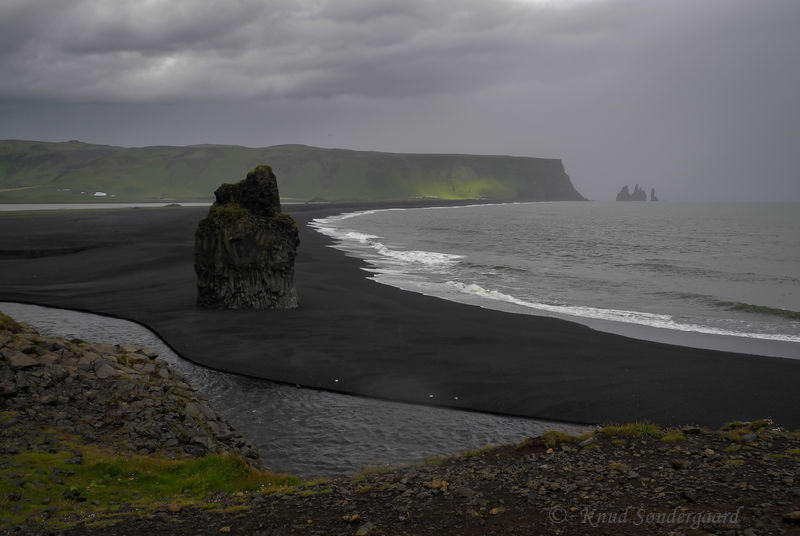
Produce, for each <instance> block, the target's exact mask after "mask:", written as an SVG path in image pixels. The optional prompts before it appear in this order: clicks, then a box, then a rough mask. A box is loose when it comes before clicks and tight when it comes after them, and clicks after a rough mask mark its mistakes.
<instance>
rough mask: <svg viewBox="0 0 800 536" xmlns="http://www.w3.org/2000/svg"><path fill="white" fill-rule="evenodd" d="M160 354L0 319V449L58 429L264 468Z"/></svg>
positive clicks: (127, 449) (130, 449)
mask: <svg viewBox="0 0 800 536" xmlns="http://www.w3.org/2000/svg"><path fill="white" fill-rule="evenodd" d="M0 320H2V318H1V317H0ZM157 357H158V355H157V354H156V353H155V352H153V351H151V350H147V349H145V348H140V347H138V346H130V345H111V344H101V343H88V342H85V341H81V340H79V339H72V340H68V339H65V338H62V337H43V336H41V335H40V334H39V333H37V332H36V331H35V330H34V329H32V328H31V327H29V326H27V325H24V324H14V325H8V324H7V323H6V324H4V323H3V322H0V410H2V411H3V412H5V415H6V418H5V419H4V420H3V425H2V426H0V454H1V453H2V450H3V446H5V448H6V452H8V448H10V447H11V446H14V445H15V444H16V447H17V448H20V449H22V448H30V445H31V444H36V443H27V444H26V442H27V441H28V440H30V439H32V438H35V439H36V441H39V440H40V439H41V437H42V436H43V435H44V431H45V430H51V429H52V428H53V427H56V428H59V429H63V430H65V431H68V432H69V434H71V435H73V436H77V437H78V438H80V440H81V441H83V442H86V443H101V444H107V445H113V448H114V449H115V450H116V451H118V452H119V453H121V454H125V455H130V454H154V453H155V454H159V455H165V456H168V457H185V456H190V457H200V456H204V455H206V454H209V453H214V452H216V453H230V454H237V455H239V456H242V457H243V458H244V459H245V460H247V461H248V462H249V463H251V464H253V465H260V463H261V460H260V457H259V454H258V451H257V450H256V448H255V447H254V446H253V445H252V444H251V443H250V442H248V441H247V440H245V439H244V438H243V437H242V436H241V435H240V434H239V433H238V432H236V431H235V430H234V429H233V427H232V426H231V424H230V423H229V422H228V421H227V420H226V419H225V418H224V417H222V416H220V415H219V414H217V412H216V411H214V410H213V409H212V408H211V406H210V405H209V404H208V402H207V401H205V400H203V399H202V398H201V397H200V396H199V395H198V393H197V392H196V390H195V388H194V387H192V386H191V385H189V384H188V383H186V380H185V379H184V378H182V377H181V375H180V374H179V373H178V372H176V371H175V370H173V369H172V368H171V367H170V366H169V365H168V364H167V363H165V362H163V361H161V360H158V359H157ZM8 417H11V418H10V419H9V418H8ZM67 463H70V462H67ZM1 526H2V523H0V527H1ZM0 530H2V529H1V528H0Z"/></svg>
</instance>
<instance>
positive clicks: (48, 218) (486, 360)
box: [0, 200, 800, 427]
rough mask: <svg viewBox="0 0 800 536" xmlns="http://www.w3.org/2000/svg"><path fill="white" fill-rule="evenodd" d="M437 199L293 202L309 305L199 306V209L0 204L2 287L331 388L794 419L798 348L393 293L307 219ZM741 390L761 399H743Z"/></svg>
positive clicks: (677, 416) (705, 417)
mask: <svg viewBox="0 0 800 536" xmlns="http://www.w3.org/2000/svg"><path fill="white" fill-rule="evenodd" d="M430 204H431V202H430V200H426V201H425V202H422V201H420V202H419V203H413V202H412V203H399V204H377V203H374V204H361V203H351V204H325V205H311V206H306V205H287V207H286V208H287V210H288V211H289V212H290V214H292V215H293V216H294V217H295V218H296V219H297V220H298V224H299V228H300V229H301V246H300V250H299V256H298V264H297V265H296V279H295V281H296V285H297V288H298V293H299V295H300V303H301V307H300V309H297V310H294V311H280V312H276V311H256V312H254V311H200V310H197V309H195V308H194V298H195V288H194V274H193V270H192V264H191V252H192V246H193V243H192V237H193V231H194V227H195V226H196V223H197V221H199V219H201V218H202V217H204V216H205V213H206V211H207V209H206V208H205V207H202V208H200V209H197V208H186V207H181V208H176V209H169V208H165V209H159V210H157V211H150V210H147V211H144V210H133V211H116V212H114V211H111V212H104V213H103V214H99V213H92V214H86V213H85V212H84V213H83V214H80V213H77V212H75V213H47V214H39V215H38V216H37V215H36V214H35V213H27V214H19V213H18V214H13V215H2V216H0V217H2V218H8V219H9V220H14V224H15V225H6V226H3V228H2V229H0V244H2V246H1V247H0V250H2V253H3V255H2V256H0V281H3V282H4V283H3V284H2V286H0V299H2V300H3V301H19V302H24V303H34V304H41V305H50V306H55V307H62V308H68V309H75V310H84V311H90V312H93V313H100V314H108V315H110V316H117V317H120V318H124V319H126V320H133V321H135V322H138V323H140V324H142V325H145V326H146V327H147V328H148V329H150V330H151V331H153V332H154V333H156V334H157V335H158V336H159V337H161V338H162V339H163V340H164V341H165V342H167V343H168V344H169V345H170V346H171V347H172V348H174V349H175V350H176V353H178V354H179V355H182V356H184V357H186V356H192V358H190V359H189V360H190V361H193V362H195V363H198V364H201V365H204V366H207V367H209V368H213V369H217V370H224V371H227V372H234V373H238V374H244V375H249V376H254V377H260V378H265V379H270V380H273V381H279V382H283V383H290V384H301V385H305V386H308V387H312V388H322V389H326V390H331V391H335V392H345V393H348V394H356V395H364V396H370V397H374V398H383V399H390V400H398V401H405V402H413V403H421V404H428V405H441V406H448V407H454V408H460V409H469V410H477V411H487V412H491V413H498V414H506V415H519V416H525V417H532V418H537V419H542V420H553V421H560V422H576V423H597V422H612V421H613V422H625V421H635V420H651V421H653V422H657V423H659V424H672V423H686V422H695V423H698V424H708V425H712V426H718V425H719V424H721V423H722V422H725V421H727V420H734V419H740V418H753V419H758V418H763V417H769V418H773V419H774V420H775V421H776V422H778V423H781V424H782V425H784V426H789V427H796V426H798V421H800V417H798V416H797V415H794V414H793V413H794V412H793V411H792V410H791V406H793V402H792V401H793V400H795V397H794V386H795V385H796V383H797V380H798V379H800V364H798V363H796V362H793V361H792V360H788V359H774V358H769V357H763V356H752V355H744V354H733V353H725V352H716V351H708V350H701V349H697V348H689V347H678V346H673V345H666V344H658V343H649V342H647V341H641V340H634V339H628V338H625V337H621V336H616V335H611V334H606V333H602V332H597V331H594V330H591V329H589V328H587V327H585V326H582V325H580V324H575V323H571V322H567V321H563V320H557V319H552V318H547V317H539V316H533V315H519V314H514V313H505V312H498V311H493V310H489V309H482V308H477V307H474V306H470V305H462V304H457V303H454V302H448V301H445V300H441V299H438V298H433V297H429V296H423V295H421V294H416V293H412V292H408V291H403V290H399V289H397V288H394V287H389V286H386V285H382V284H379V283H376V282H373V281H370V280H368V279H366V277H365V274H364V273H363V270H362V268H363V266H364V263H363V262H362V261H361V260H360V259H354V258H352V257H348V256H347V255H345V253H344V252H342V251H340V250H336V249H333V248H331V247H330V246H331V243H332V241H331V240H330V239H329V238H327V237H325V236H323V235H321V234H320V233H318V232H317V231H314V230H312V229H310V228H308V227H307V226H306V225H305V224H306V223H307V222H308V221H310V220H311V219H314V218H317V217H324V216H330V215H333V214H335V213H336V211H337V210H338V211H340V212H350V211H354V210H358V209H371V208H387V205H390V206H391V205H393V206H398V207H399V206H402V207H403V208H406V207H408V206H429V205H430ZM454 204H455V203H454ZM459 204H464V202H463V201H459ZM98 220H100V221H98ZM19 226H22V227H19ZM18 228H24V229H26V233H25V236H19V235H20V233H15V232H14V229H18ZM67 246H69V251H71V253H69V254H59V249H60V250H64V248H65V247H67ZM54 261H57V262H54ZM643 357H646V360H644V359H643ZM336 380H338V381H336ZM743 393H750V394H753V393H758V394H762V395H763V396H761V397H758V399H757V400H756V398H757V397H755V396H753V400H751V401H750V402H749V406H750V407H749V408H747V409H743V408H741V407H740V405H739V404H738V401H739V400H741V395H742V394H743ZM430 395H433V396H432V397H431V396H430ZM456 397H458V398H456ZM431 403H432V404H431ZM743 413H744V414H743Z"/></svg>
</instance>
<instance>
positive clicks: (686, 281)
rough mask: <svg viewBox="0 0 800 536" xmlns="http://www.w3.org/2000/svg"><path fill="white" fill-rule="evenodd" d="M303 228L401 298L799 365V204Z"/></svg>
mask: <svg viewBox="0 0 800 536" xmlns="http://www.w3.org/2000/svg"><path fill="white" fill-rule="evenodd" d="M311 225H312V226H313V227H315V228H316V229H317V230H318V231H320V232H322V233H324V234H326V235H328V236H331V237H333V238H334V239H335V240H336V244H337V246H336V247H338V248H340V249H343V250H345V251H346V252H348V253H349V254H351V255H355V256H358V257H360V258H362V259H364V260H366V261H367V263H368V265H369V267H370V271H371V272H372V275H371V277H372V278H373V279H375V280H376V281H378V282H380V283H385V284H388V285H393V286H396V287H399V288H403V289H405V290H410V291H415V292H421V293H424V294H428V295H433V296H438V297H441V298H445V299H450V300H454V301H459V302H463V303H469V304H473V305H478V306H482V307H487V308H493V309H500V310H505V311H512V312H518V313H528V314H534V315H550V316H557V317H561V318H565V319H568V320H573V321H578V322H583V323H587V324H589V325H591V326H593V327H598V324H597V323H598V322H600V323H601V324H600V325H601V326H606V327H609V331H615V329H613V328H612V327H613V326H615V325H616V326H618V327H625V326H628V327H630V326H640V327H644V328H648V329H652V328H657V329H660V330H671V331H672V332H673V333H676V332H680V333H686V334H708V335H715V336H728V337H737V338H738V339H737V340H742V341H746V340H749V341H764V342H765V343H766V342H774V343H780V344H782V345H783V348H784V350H782V351H783V352H784V354H786V353H787V350H785V348H789V350H788V355H785V357H800V204H798V203H772V204H768V203H762V204H700V203H668V202H659V203H618V202H543V203H513V204H497V205H472V206H463V207H444V208H424V209H419V208H415V209H390V210H373V211H364V212H357V213H347V214H341V215H336V216H332V217H328V218H324V219H318V220H315V221H314V222H312V224H311ZM601 329H602V328H601ZM617 331H619V330H617ZM623 331H624V329H623V330H622V331H620V332H623ZM718 338H722V337H718ZM792 354H794V355H792Z"/></svg>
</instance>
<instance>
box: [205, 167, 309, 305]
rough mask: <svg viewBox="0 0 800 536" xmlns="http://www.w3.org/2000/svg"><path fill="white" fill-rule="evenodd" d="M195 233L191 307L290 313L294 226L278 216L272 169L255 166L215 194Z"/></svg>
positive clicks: (293, 295)
mask: <svg viewBox="0 0 800 536" xmlns="http://www.w3.org/2000/svg"><path fill="white" fill-rule="evenodd" d="M214 195H215V197H216V201H215V203H214V204H213V205H212V206H211V210H210V211H209V214H208V217H206V218H205V219H203V220H201V221H200V223H199V224H198V225H197V231H196V233H195V249H194V267H195V273H196V274H197V291H198V297H197V305H198V307H202V308H208V309H293V308H295V307H297V306H298V301H297V292H296V291H295V288H294V260H295V257H296V256H297V246H298V245H299V243H300V238H299V236H298V232H297V224H296V222H295V221H294V219H293V218H292V217H291V216H289V215H288V214H284V213H283V212H282V211H281V203H280V196H279V194H278V183H277V179H276V177H275V174H274V173H273V172H272V168H271V167H269V166H263V165H262V166H258V167H256V168H255V169H254V170H252V171H251V172H250V173H248V174H247V178H245V179H244V180H243V181H240V182H238V183H236V184H223V185H222V186H220V187H219V188H218V189H217V190H216V192H214Z"/></svg>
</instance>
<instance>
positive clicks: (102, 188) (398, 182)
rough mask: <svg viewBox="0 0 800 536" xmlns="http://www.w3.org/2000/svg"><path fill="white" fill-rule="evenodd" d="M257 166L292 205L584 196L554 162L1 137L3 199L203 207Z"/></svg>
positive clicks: (279, 147) (293, 147) (0, 198)
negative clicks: (271, 175) (269, 173)
mask: <svg viewBox="0 0 800 536" xmlns="http://www.w3.org/2000/svg"><path fill="white" fill-rule="evenodd" d="M258 164H268V165H271V166H272V168H273V169H274V170H275V173H276V175H277V176H278V185H279V188H280V192H281V197H282V198H283V199H285V200H294V201H308V200H312V199H315V200H330V201H341V200H354V201H356V200H358V201H384V200H406V199H415V198H444V199H477V198H487V199H496V200H515V201H522V200H526V201H537V200H553V201H555V200H580V199H583V198H582V197H581V195H580V194H579V193H578V192H577V191H576V190H575V189H574V188H573V186H572V183H571V182H570V179H569V176H567V174H566V173H565V172H564V167H563V165H562V164H561V161H560V160H557V159H546V158H527V157H511V156H476V155H455V154H397V153H379V152H365V151H350V150H342V149H322V148H318V147H308V146H305V145H277V146H273V147H265V148H249V147H241V146H233V145H191V146H187V147H168V146H154V147H136V148H126V147H114V146H110V145H90V144H86V143H81V142H78V141H69V142H63V143H48V142H37V141H21V140H2V141H0V203H17V202H19V203H26V202H27V203H30V202H87V201H205V200H211V199H212V197H213V196H212V193H213V192H214V190H215V189H216V188H217V187H218V186H219V185H220V184H221V183H223V182H234V181H238V180H240V179H242V178H243V177H244V176H245V174H246V173H247V171H248V170H250V169H252V168H254V167H255V166H256V165H258ZM96 192H104V193H105V194H107V195H106V196H104V197H102V196H95V193H96Z"/></svg>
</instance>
